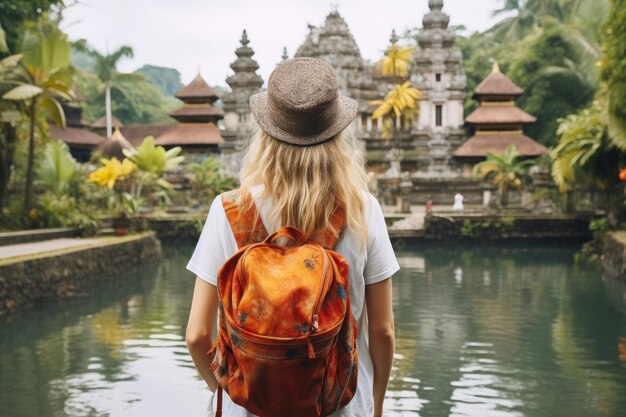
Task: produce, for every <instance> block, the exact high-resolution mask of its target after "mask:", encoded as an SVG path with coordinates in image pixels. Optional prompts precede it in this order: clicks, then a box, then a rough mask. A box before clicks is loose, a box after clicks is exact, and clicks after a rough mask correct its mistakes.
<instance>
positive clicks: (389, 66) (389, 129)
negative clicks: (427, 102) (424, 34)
mask: <svg viewBox="0 0 626 417" xmlns="http://www.w3.org/2000/svg"><path fill="white" fill-rule="evenodd" d="M390 41H391V45H390V46H389V48H387V50H386V51H385V56H384V57H383V58H382V59H381V60H380V61H379V62H378V63H377V67H378V70H379V71H380V74H381V75H382V76H383V77H388V78H389V79H391V80H393V81H394V82H395V83H396V84H395V85H394V86H393V88H392V89H391V91H389V93H387V95H386V96H385V98H384V99H383V100H373V101H372V102H371V103H372V104H377V105H378V108H376V110H375V111H374V113H373V114H372V119H373V120H376V119H383V133H382V137H383V139H385V140H389V139H391V138H392V137H393V136H394V132H395V128H396V121H397V120H402V121H404V122H405V123H409V122H411V121H412V120H413V119H414V118H415V117H416V116H417V114H418V112H419V109H418V107H417V102H418V101H419V99H421V98H422V93H421V92H420V91H419V90H418V89H417V88H415V87H413V85H412V84H411V82H410V81H409V80H407V77H408V76H409V68H410V66H411V62H412V61H413V53H412V50H411V48H409V47H400V46H398V45H397V42H398V37H397V36H396V32H395V30H394V31H393V32H392V34H391V40H390Z"/></svg>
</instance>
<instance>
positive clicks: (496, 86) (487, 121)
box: [454, 62, 548, 174]
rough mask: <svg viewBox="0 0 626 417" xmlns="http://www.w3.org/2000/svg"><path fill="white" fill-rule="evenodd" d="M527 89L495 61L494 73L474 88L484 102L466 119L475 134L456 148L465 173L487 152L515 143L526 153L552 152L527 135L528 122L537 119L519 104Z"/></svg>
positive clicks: (521, 153) (478, 97) (455, 153)
mask: <svg viewBox="0 0 626 417" xmlns="http://www.w3.org/2000/svg"><path fill="white" fill-rule="evenodd" d="M523 93H524V90H522V89H521V88H520V87H518V86H517V85H515V83H513V81H511V80H510V79H509V78H508V77H507V76H506V75H504V74H503V73H502V72H501V71H500V68H499V66H498V63H497V62H494V64H493V70H492V72H491V74H489V76H488V77H487V78H485V79H484V80H483V82H482V83H480V84H479V85H478V87H476V89H475V90H474V96H473V97H474V98H475V99H476V100H478V101H479V102H480V106H479V107H478V108H477V109H476V110H474V112H473V113H472V114H470V115H469V116H467V118H466V119H465V122H466V123H467V125H468V126H469V127H470V129H471V130H472V131H473V136H472V137H471V138H470V139H468V140H467V142H465V143H464V144H463V145H462V146H461V147H459V148H458V149H457V150H456V151H455V152H454V156H455V157H456V158H457V159H458V160H459V161H460V162H461V163H462V164H463V171H464V173H465V174H469V173H470V172H471V169H472V167H473V166H474V165H475V164H476V163H478V162H480V161H481V160H483V159H485V155H486V153H487V152H494V153H503V152H504V150H505V149H506V148H507V147H508V146H509V145H514V146H515V147H516V148H517V152H518V153H519V154H520V155H521V156H523V157H537V156H541V155H545V154H547V153H548V149H547V148H546V147H545V146H543V145H541V144H540V143H538V142H536V141H535V140H533V139H531V138H529V137H528V136H526V135H524V130H523V128H524V125H526V124H529V123H534V122H535V121H536V120H537V119H536V118H535V117H533V116H531V115H530V114H528V113H526V112H525V111H524V110H522V109H520V108H519V107H517V106H516V105H515V100H516V99H517V98H518V97H519V96H521V95H522V94H523Z"/></svg>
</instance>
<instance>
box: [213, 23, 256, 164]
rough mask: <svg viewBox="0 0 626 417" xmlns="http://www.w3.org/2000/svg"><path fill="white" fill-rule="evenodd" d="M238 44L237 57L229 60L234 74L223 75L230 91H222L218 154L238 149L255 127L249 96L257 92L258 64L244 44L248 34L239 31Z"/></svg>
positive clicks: (250, 135)
mask: <svg viewBox="0 0 626 417" xmlns="http://www.w3.org/2000/svg"><path fill="white" fill-rule="evenodd" d="M240 42H241V46H240V47H239V48H237V50H236V51H235V55H237V59H236V60H235V62H233V63H232V64H230V68H231V69H232V70H233V71H234V74H233V75H231V76H229V77H228V78H226V83H227V84H228V85H229V86H230V89H231V91H230V92H228V93H226V94H224V96H223V97H222V102H223V103H224V126H225V130H224V132H223V137H224V140H225V143H224V144H223V145H222V146H221V148H222V154H228V153H232V152H237V151H240V150H242V149H243V148H244V147H245V146H246V144H247V143H248V141H249V140H250V138H251V137H252V135H253V134H254V131H255V124H254V122H253V121H252V116H251V113H250V104H249V100H250V96H252V95H254V94H256V93H259V92H260V91H261V86H262V85H263V79H262V78H261V76H260V75H258V74H257V73H256V71H257V70H258V69H259V64H258V63H257V62H256V61H255V60H254V59H253V58H252V56H253V55H254V50H252V48H250V47H249V46H248V44H249V43H250V41H249V40H248V34H247V33H246V31H245V30H244V31H243V34H242V35H241V41H240Z"/></svg>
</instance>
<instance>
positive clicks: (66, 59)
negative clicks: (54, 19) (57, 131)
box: [2, 25, 74, 213]
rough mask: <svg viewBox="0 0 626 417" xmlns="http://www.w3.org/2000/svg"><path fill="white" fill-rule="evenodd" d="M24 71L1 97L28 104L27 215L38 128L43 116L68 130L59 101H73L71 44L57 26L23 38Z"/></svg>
mask: <svg viewBox="0 0 626 417" xmlns="http://www.w3.org/2000/svg"><path fill="white" fill-rule="evenodd" d="M14 57H15V59H21V64H22V66H21V71H19V73H16V74H15V75H18V76H16V77H15V79H13V80H8V81H5V82H7V83H11V84H15V85H16V86H15V87H14V88H12V89H11V90H9V91H8V92H6V93H5V94H4V95H3V96H2V97H3V98H4V99H6V100H18V101H24V100H27V101H28V111H27V112H28V116H29V118H30V129H29V141H28V165H27V171H26V186H25V188H24V212H25V213H27V212H28V211H29V210H30V209H31V208H32V201H33V198H32V197H33V196H32V194H33V191H32V187H33V179H34V164H35V128H36V123H37V119H38V118H39V116H40V115H44V116H46V117H47V118H48V119H50V120H52V121H53V122H54V123H55V124H57V125H58V126H61V127H64V126H65V113H64V112H63V108H62V107H61V103H60V102H59V99H64V100H72V99H73V98H74V92H73V90H72V69H71V66H70V43H69V41H68V39H67V35H65V34H64V33H63V32H61V31H60V30H59V29H58V28H57V27H56V26H54V25H45V27H40V28H38V29H37V30H36V31H32V32H26V33H25V35H24V47H23V54H22V56H21V57H20V56H19V55H18V56H14Z"/></svg>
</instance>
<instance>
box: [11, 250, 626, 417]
mask: <svg viewBox="0 0 626 417" xmlns="http://www.w3.org/2000/svg"><path fill="white" fill-rule="evenodd" d="M192 250H193V247H192V246H178V247H170V246H165V247H164V252H165V254H166V256H165V257H164V259H163V260H162V262H161V263H160V265H154V266H152V267H149V268H145V269H144V270H142V271H141V272H140V273H134V274H129V275H128V276H123V277H116V279H115V282H114V283H111V282H109V283H108V284H107V285H103V286H102V287H99V288H98V289H97V291H95V292H94V294H93V295H92V296H89V297H87V298H85V299H82V300H79V301H73V302H71V303H65V304H56V303H55V304H50V305H46V306H42V307H39V308H37V309H35V310H32V311H29V312H27V313H22V314H19V315H17V316H15V317H13V318H11V319H8V320H7V319H4V320H3V321H0V416H2V417H13V416H15V417H36V416H42V417H44V416H72V417H74V416H76V417H82V416H90V417H91V416H111V417H126V416H138V417H144V416H146V417H147V416H150V417H161V416H163V417H165V416H168V417H169V416H172V417H175V416H176V417H177V416H190V417H191V416H204V415H206V413H205V411H204V410H205V408H206V402H207V395H206V391H205V388H204V386H203V383H202V382H201V381H200V380H199V379H198V378H197V377H196V373H195V370H194V368H193V364H192V363H191V360H190V358H189V356H188V354H187V350H186V348H185V343H184V338H183V335H184V327H185V323H186V320H187V314H188V309H189V303H190V299H191V292H192V289H193V277H192V276H191V275H190V274H189V273H188V272H186V271H185V269H184V267H185V265H186V261H187V259H188V257H189V255H190V254H191V251H192ZM576 250H577V248H576V247H574V246H569V247H562V246H560V247H557V246H545V245H544V246H538V245H527V246H505V247H484V246H476V245H474V246H451V245H444V244H442V245H435V246H433V245H428V246H426V245H424V246H419V247H412V248H403V250H402V251H398V256H399V260H400V263H401V265H402V267H403V269H402V271H401V272H400V273H398V274H397V275H396V277H395V279H394V306H395V307H394V308H395V315H396V322H397V324H396V330H397V353H396V360H395V365H394V372H393V379H392V381H391V383H390V389H389V392H388V399H387V401H386V409H387V412H386V414H385V415H386V416H477V417H491V416H494V417H500V416H502V417H505V416H506V417H508V416H529V417H530V416H569V417H583V416H585V417H587V416H624V415H626V288H625V287H624V286H623V285H621V284H618V283H616V282H614V281H613V280H610V279H606V278H604V277H603V276H602V273H601V272H600V271H598V270H596V269H591V268H583V267H577V266H575V264H574V254H575V251H576ZM102 280H103V281H110V278H107V277H103V278H102ZM620 344H621V346H620ZM620 348H621V349H622V350H621V353H620ZM620 358H621V359H620Z"/></svg>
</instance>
